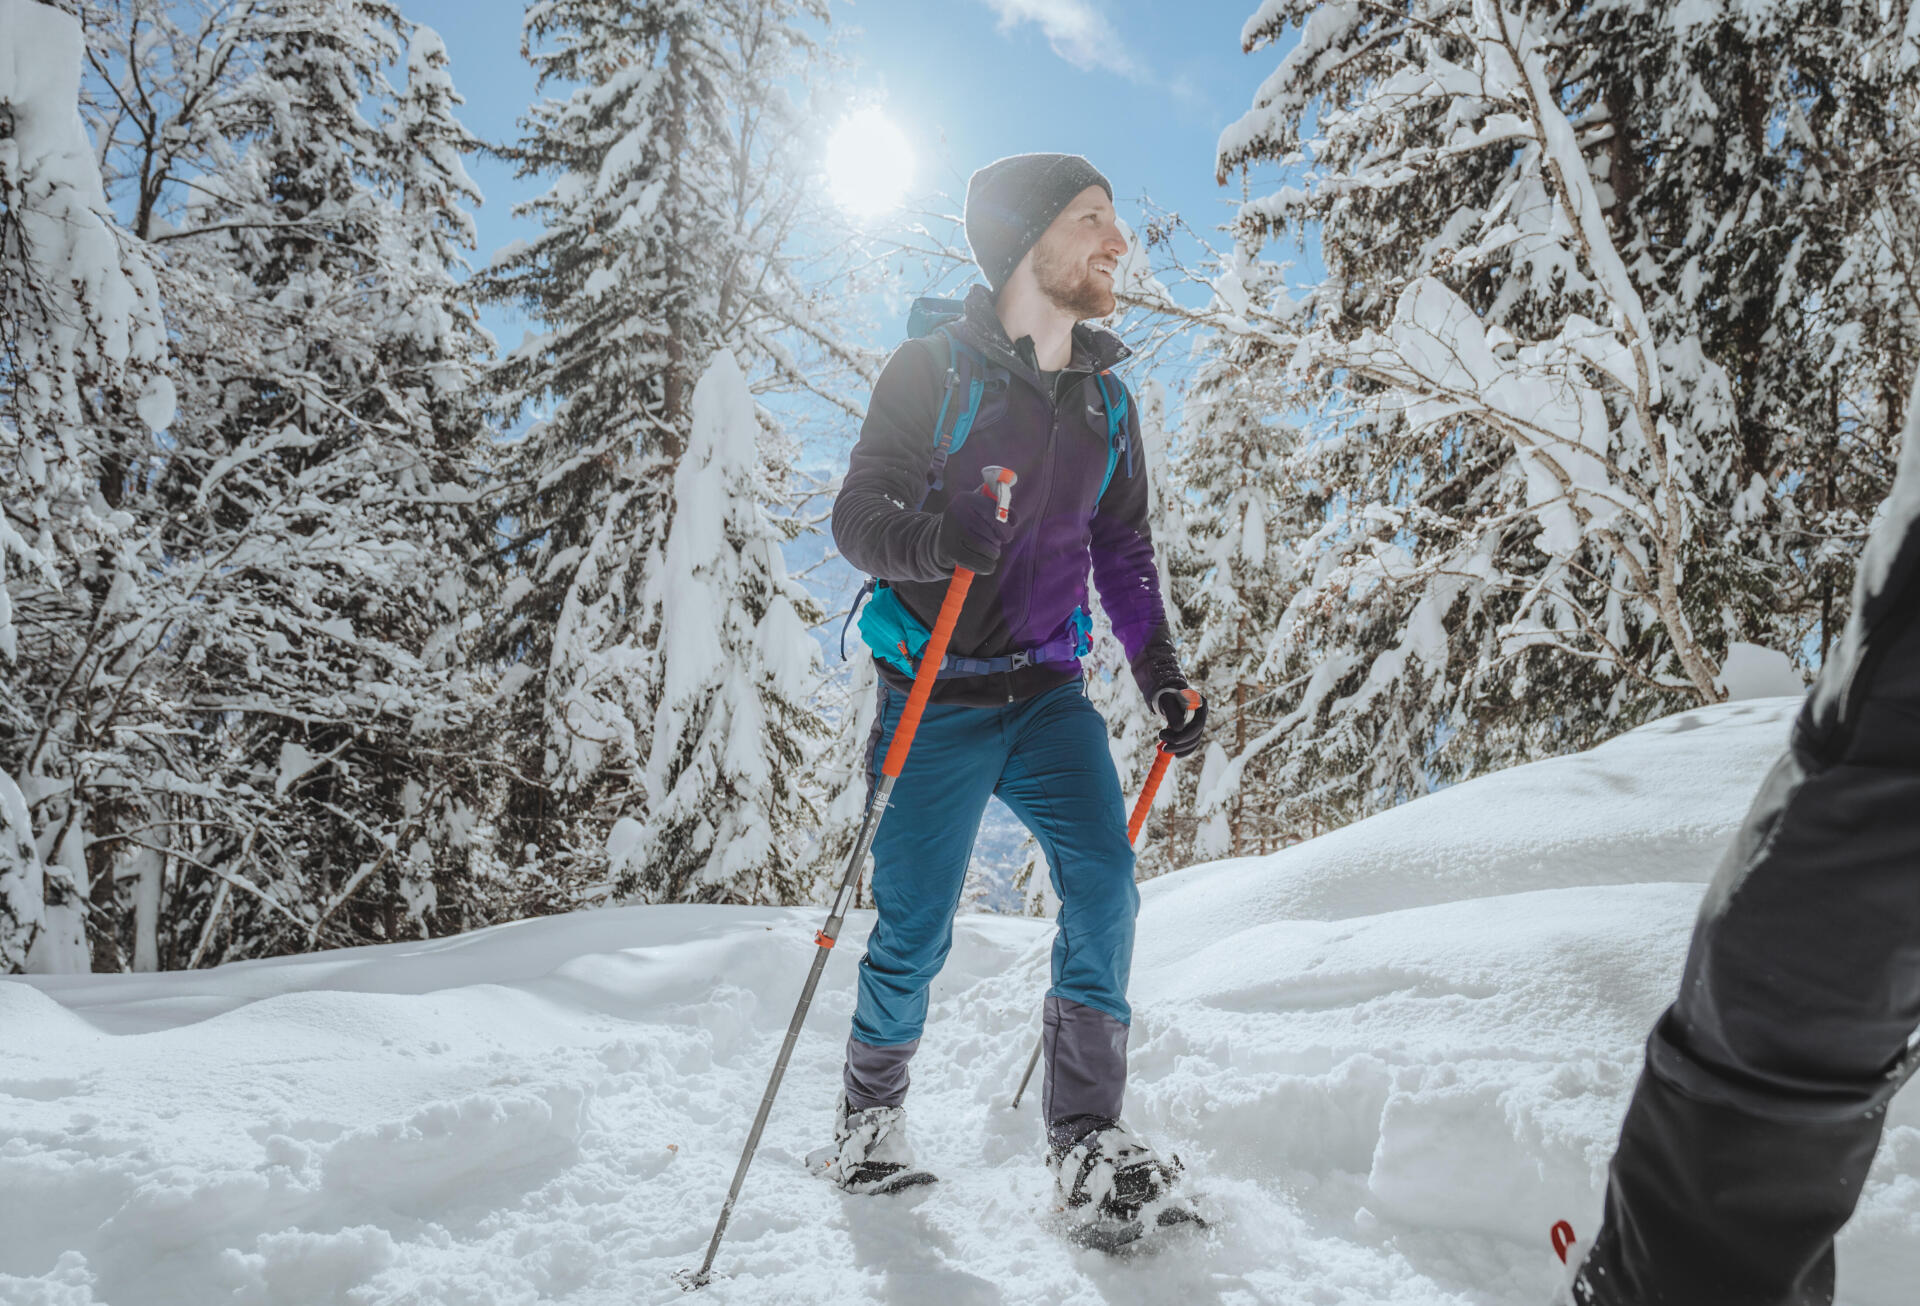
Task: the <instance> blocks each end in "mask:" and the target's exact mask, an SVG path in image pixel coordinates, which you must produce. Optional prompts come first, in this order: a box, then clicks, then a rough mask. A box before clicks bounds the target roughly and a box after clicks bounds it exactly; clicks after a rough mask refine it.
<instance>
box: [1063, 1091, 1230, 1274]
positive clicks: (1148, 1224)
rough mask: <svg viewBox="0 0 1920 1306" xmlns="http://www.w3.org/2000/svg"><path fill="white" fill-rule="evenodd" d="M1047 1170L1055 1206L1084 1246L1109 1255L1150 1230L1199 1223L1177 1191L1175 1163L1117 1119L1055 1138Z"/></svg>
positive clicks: (1087, 1124)
mask: <svg viewBox="0 0 1920 1306" xmlns="http://www.w3.org/2000/svg"><path fill="white" fill-rule="evenodd" d="M1075 1135H1077V1137H1076V1136H1075ZM1047 1169H1048V1170H1049V1171H1051V1172H1052V1174H1053V1197H1054V1203H1055V1205H1056V1206H1058V1207H1060V1208H1062V1209H1064V1210H1066V1211H1067V1212H1069V1213H1070V1214H1072V1215H1073V1216H1074V1217H1075V1222H1076V1224H1077V1225H1078V1227H1079V1236H1078V1240H1079V1241H1082V1242H1085V1243H1086V1244H1087V1245H1089V1246H1097V1247H1103V1248H1105V1249H1107V1250H1112V1249H1114V1248H1116V1247H1119V1246H1123V1245H1125V1244H1126V1243H1129V1242H1132V1241H1133V1240H1134V1239H1136V1238H1138V1237H1140V1236H1141V1235H1142V1234H1144V1233H1146V1232H1147V1230H1149V1229H1151V1228H1165V1227H1166V1226H1168V1225H1173V1224H1182V1223H1186V1222H1188V1221H1198V1220H1199V1216H1198V1215H1197V1214H1196V1213H1195V1212H1194V1210H1193V1207H1192V1204H1191V1203H1190V1202H1189V1201H1188V1200H1187V1198H1186V1196H1185V1194H1184V1193H1182V1192H1181V1191H1180V1190H1179V1185H1180V1177H1181V1175H1182V1173H1183V1168H1182V1166H1181V1164H1180V1158H1179V1157H1178V1156H1172V1157H1169V1158H1168V1159H1165V1160H1163V1159H1162V1158H1161V1157H1160V1156H1159V1155H1158V1154H1157V1153H1156V1152H1155V1151H1154V1150H1153V1149H1152V1148H1151V1147H1149V1146H1147V1144H1146V1143H1144V1142H1143V1141H1141V1139H1140V1137H1139V1136H1138V1135H1137V1134H1135V1133H1134V1132H1133V1131H1132V1130H1131V1129H1128V1128H1127V1127H1126V1126H1125V1125H1123V1124H1121V1123H1120V1122H1119V1121H1117V1120H1104V1119H1096V1120H1093V1121H1089V1122H1083V1123H1082V1125H1081V1126H1080V1127H1079V1128H1072V1127H1069V1129H1068V1130H1066V1131H1063V1132H1057V1133H1055V1134H1054V1135H1053V1140H1052V1146H1051V1147H1050V1149H1049V1150H1048V1154H1047Z"/></svg>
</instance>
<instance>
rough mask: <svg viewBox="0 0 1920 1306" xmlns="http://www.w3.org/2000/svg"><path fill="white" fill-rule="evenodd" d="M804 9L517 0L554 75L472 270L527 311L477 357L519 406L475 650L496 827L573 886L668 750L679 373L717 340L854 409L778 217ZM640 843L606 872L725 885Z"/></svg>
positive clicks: (769, 380) (807, 58)
mask: <svg viewBox="0 0 1920 1306" xmlns="http://www.w3.org/2000/svg"><path fill="white" fill-rule="evenodd" d="M825 17H826V9H825V5H824V4H823V3H820V2H819V0H721V2H719V3H713V4H705V5H697V6H696V5H688V4H684V3H678V2H670V0H618V2H617V3H598V2H597V0H596V2H594V3H588V2H587V0H548V2H543V3H540V4H537V5H533V6H532V7H530V8H529V10H528V14H527V25H526V37H525V48H526V51H527V53H528V57H529V58H531V59H532V60H533V61H534V62H535V64H536V65H537V66H538V67H539V69H540V74H541V79H542V85H546V86H555V85H558V86H566V87H569V88H571V90H570V94H569V95H568V97H567V98H566V99H564V100H558V99H556V100H547V101H545V102H543V103H541V104H538V105H535V106H534V107H533V108H532V110H531V111H530V112H529V114H528V116H527V118H526V119H525V120H524V127H525V134H524V136H523V137H522V139H521V140H520V141H519V143H518V144H517V145H516V146H514V147H513V149H512V154H513V156H514V158H515V159H516V160H517V162H518V164H519V167H520V169H521V171H522V173H523V175H540V176H546V177H550V178H551V179H552V180H551V185H550V187H549V189H548V190H547V191H546V192H545V193H544V194H543V195H542V196H540V197H539V198H538V199H535V200H533V201H531V202H529V203H528V204H526V205H525V206H523V208H524V211H526V212H528V213H531V214H532V215H534V216H536V217H537V218H539V219H540V220H541V222H542V223H543V225H544V230H543V231H542V232H541V234H540V235H539V236H538V237H536V238H535V239H534V240H532V241H531V242H529V243H526V244H523V245H518V246H515V247H513V248H510V249H507V250H504V251H502V252H501V253H500V254H499V255H498V256H496V258H495V260H494V263H493V265H492V267H491V268H490V269H489V271H488V272H487V274H486V276H485V277H484V293H486V294H488V295H490V296H492V297H493V298H495V299H499V300H506V301H511V302H514V303H517V304H518V305H520V306H521V307H522V308H524V309H525V310H526V311H528V312H529V313H530V314H531V315H532V316H534V317H536V318H538V319H539V322H540V328H541V330H540V334H538V335H531V336H529V338H528V339H527V340H526V341H525V342H524V343H523V344H522V345H521V346H520V347H519V348H517V349H515V350H513V351H511V352H510V353H509V354H508V355H507V357H506V358H505V359H504V361H503V364H502V366H501V367H500V369H499V370H498V373H497V377H496V381H497V386H498V389H499V392H500V395H501V400H502V408H503V410H505V411H506V412H507V413H508V414H509V415H510V416H515V417H517V416H518V415H520V414H522V413H524V412H531V413H533V415H534V420H533V421H532V424H531V425H530V426H529V427H528V429H527V431H526V433H525V434H524V436H522V437H521V438H520V439H519V440H518V441H517V442H516V443H515V444H514V445H513V446H512V448H511V449H510V450H509V452H508V454H507V457H506V460H505V466H504V469H503V478H502V479H503V488H502V491H501V494H500V498H499V510H500V513H501V515H502V517H503V518H504V519H505V520H506V521H508V522H509V523H510V530H511V534H510V538H509V539H508V541H507V547H506V549H505V552H504V561H505V564H506V567H507V572H506V576H505V579H504V581H503V583H502V586H501V588H500V590H499V592H498V595H497V600H496V601H497V604H498V607H499V610H500V619H499V620H498V622H497V624H496V626H495V628H494V630H493V631H492V632H491V639H490V641H489V644H488V650H489V652H490V654H491V656H492V657H494V658H495V659H496V660H497V661H498V662H499V664H500V665H501V666H502V667H503V668H504V672H503V680H502V702H503V710H504V711H505V713H506V716H507V721H508V729H507V734H508V735H509V736H510V737H511V738H513V739H514V740H516V741H518V744H519V748H520V755H519V757H518V759H517V767H516V772H517V774H518V776H519V777H520V779H518V780H517V781H515V782H514V784H513V785H512V787H511V794H510V797H509V800H508V802H507V804H506V808H505V813H504V820H505V823H506V824H505V826H504V829H505V831H506V835H507V838H508V839H509V840H510V841H511V842H512V843H513V844H515V845H516V846H521V845H524V846H529V847H532V848H534V849H536V850H537V859H538V861H539V863H540V864H541V865H542V866H544V867H546V868H547V870H548V873H549V874H552V875H554V876H556V877H558V878H559V879H561V880H564V881H565V882H567V883H571V884H575V885H579V886H582V887H583V889H584V887H585V886H588V885H591V884H593V883H596V882H599V881H600V880H602V879H603V878H604V876H605V875H606V871H607V851H606V848H607V844H606V840H607V835H608V830H609V827H610V825H611V823H612V821H613V820H614V818H615V817H616V816H619V815H620V814H622V813H625V812H627V811H629V809H630V808H632V807H634V806H635V805H636V804H637V805H638V806H639V807H640V808H641V809H642V810H651V806H652V804H653V803H655V802H657V801H660V800H661V799H663V798H664V795H661V794H636V792H635V791H633V789H632V785H633V783H634V777H635V776H636V775H637V774H647V773H649V772H648V771H647V767H648V766H649V759H654V758H656V757H659V758H664V757H666V756H668V755H669V754H671V752H672V749H668V752H667V753H664V754H663V753H659V752H657V750H656V747H655V738H654V737H655V734H656V732H657V731H658V730H659V729H660V726H661V721H660V719H659V718H657V717H656V715H655V712H656V707H657V705H658V704H659V703H660V702H661V701H662V699H663V697H664V696H667V695H668V687H667V684H666V678H667V677H672V676H678V677H685V676H688V675H691V674H693V672H692V670H691V669H690V668H687V667H684V666H682V667H680V668H679V669H677V670H675V669H674V668H673V667H672V665H671V663H670V660H669V659H667V658H666V657H664V656H663V655H662V650H663V649H664V648H665V647H666V646H667V645H668V644H670V643H671V641H672V640H674V639H676V638H678V637H679V636H680V634H681V632H678V631H676V630H674V629H671V628H663V626H662V621H663V618H664V619H667V620H668V621H669V622H670V621H672V620H677V618H676V617H674V614H672V613H662V612H661V611H660V609H659V608H658V606H657V600H656V598H655V597H650V596H654V595H657V592H658V591H657V586H658V583H659V577H660V576H661V574H662V569H663V568H665V567H667V565H668V560H667V553H668V541H667V531H668V524H669V522H674V521H677V520H679V517H678V516H677V509H676V503H677V489H676V485H677V481H676V470H677V468H678V467H679V465H680V462H681V460H682V459H683V458H684V457H686V456H687V450H688V448H689V441H690V438H691V425H692V413H691V410H690V404H689V400H690V397H691V391H692V388H693V384H694V381H695V379H696V378H697V377H699V376H700V375H701V374H702V372H703V371H704V370H705V368H706V366H707V364H708V361H709V360H711V359H713V358H714V357H716V355H717V353H718V351H720V350H723V349H726V350H731V351H732V352H733V355H734V357H735V359H736V361H737V366H738V368H739V370H740V372H741V373H742V374H743V375H744V376H745V377H746V378H747V381H748V384H749V386H750V388H751V390H752V392H753V393H754V394H756V395H762V394H766V393H768V392H773V391H790V392H795V391H808V392H812V393H816V394H825V395H827V396H828V397H830V398H834V399H835V401H836V402H837V403H839V404H840V405H841V406H842V407H843V408H845V409H846V410H847V411H849V412H853V413H857V411H858V407H857V405H854V404H852V403H850V402H849V401H847V400H846V399H845V398H844V396H841V395H840V394H839V391H838V390H837V389H836V388H835V377H836V376H842V375H844V374H845V373H846V369H847V367H848V366H849V365H850V363H851V362H852V359H853V356H852V355H851V353H850V352H849V351H847V350H845V349H844V348H843V347H842V346H841V345H840V344H839V343H838V341H837V339H836V336H835V334H834V332H833V331H832V330H831V329H829V328H828V327H826V326H825V325H823V324H825V323H827V322H830V321H831V320H832V316H833V315H832V314H831V313H828V312H826V311H824V310H823V309H822V307H821V305H820V303H819V302H818V293H819V292H817V291H813V290H809V289H808V288H807V286H806V283H805V281H804V279H803V278H802V276H801V275H800V271H799V268H800V263H801V259H802V257H803V254H804V253H805V252H806V251H805V250H804V248H803V247H802V244H801V242H800V239H799V227H798V224H799V223H801V222H802V221H803V220H804V219H805V218H806V216H807V215H808V214H810V213H812V212H815V211H816V208H815V206H816V203H817V201H815V200H814V199H813V198H812V193H813V192H814V191H817V189H818V188H817V187H809V185H808V182H809V181H810V180H811V178H810V177H809V175H808V168H809V166H810V165H809V164H808V162H807V160H808V153H807V146H808V143H809V141H811V140H812V139H813V129H812V127H811V126H810V125H809V123H808V121H807V118H806V116H805V114H804V111H803V104H802V102H801V101H800V100H799V99H798V98H796V97H797V95H798V94H799V93H802V92H804V91H806V90H807V89H808V88H809V86H810V85H811V83H812V81H813V79H814V78H816V77H817V76H818V73H819V68H820V62H821V58H822V55H821V52H820V51H819V50H818V48H817V47H816V45H815V38H814V37H813V36H812V35H811V34H810V33H811V30H812V29H813V28H815V27H817V26H818V25H819V24H820V23H822V22H823V21H824V20H825ZM783 448H784V441H783V440H782V439H781V438H780V437H779V436H778V435H777V434H776V433H771V432H770V433H767V435H766V436H765V437H764V438H763V440H762V457H763V460H766V461H768V462H770V463H772V464H774V465H775V466H776V468H777V470H778V473H779V474H780V476H781V477H782V478H784V476H785V467H784V466H782V465H781V464H782V463H783V457H782V451H783ZM783 491H784V487H783ZM730 601H738V602H743V603H752V602H755V601H756V600H755V599H754V597H753V596H752V595H751V594H750V593H743V594H742V595H740V596H738V598H737V599H736V600H730ZM782 710H784V709H781V708H779V707H778V706H777V704H776V703H775V702H774V701H773V700H769V701H768V703H766V704H763V705H762V708H761V711H762V713H763V715H766V716H768V717H772V716H775V715H777V714H778V713H779V712H780V711H782ZM813 733H816V731H815V730H813V729H812V728H809V729H804V730H799V731H797V733H796V735H795V737H796V738H800V737H805V736H807V735H810V734H813ZM676 774H677V772H676ZM694 842H695V843H696V844H697V843H698V842H699V841H698V840H695V841H694ZM646 846H647V848H648V849H650V850H653V851H650V852H649V853H648V856H653V855H654V853H655V852H656V851H657V852H658V854H659V855H660V856H661V857H663V858H665V860H663V861H662V862H660V863H659V864H658V865H653V866H645V865H640V864H638V863H634V862H633V861H632V859H631V858H630V857H628V858H625V859H617V860H621V861H622V864H623V865H625V866H626V867H627V871H626V872H625V879H624V880H623V883H625V884H626V885H627V886H628V887H630V888H636V887H639V886H645V891H646V892H649V893H680V892H688V893H698V894H700V895H705V896H712V895H714V894H725V893H730V892H734V890H730V889H724V888H721V887H718V886H717V885H716V884H714V883H710V882H704V881H696V880H695V879H694V878H692V877H691V876H690V872H689V869H688V868H689V865H690V863H689V862H688V861H687V858H688V857H689V856H691V855H692V854H690V853H688V852H687V851H686V848H687V847H691V846H692V845H684V846H683V842H682V840H681V836H680V835H678V834H675V835H672V836H670V837H669V836H668V835H667V834H666V833H665V827H661V830H660V832H659V834H658V837H657V838H656V839H655V840H654V841H652V842H649V843H648V844H647V845H646ZM754 874H755V875H758V874H760V872H759V871H755V872H754ZM751 882H752V879H751V877H748V878H747V879H743V880H742V881H741V883H742V884H749V883H751ZM764 883H766V884H767V885H768V886H770V890H769V891H771V892H777V893H780V894H786V893H790V892H792V891H793V888H794V886H793V884H792V883H791V882H783V881H780V880H778V879H769V880H765V881H764Z"/></svg>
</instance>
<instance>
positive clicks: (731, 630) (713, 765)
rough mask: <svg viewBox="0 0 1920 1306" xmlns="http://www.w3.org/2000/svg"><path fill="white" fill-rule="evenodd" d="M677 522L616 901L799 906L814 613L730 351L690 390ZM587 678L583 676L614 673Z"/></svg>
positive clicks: (620, 836)
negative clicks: (771, 505)
mask: <svg viewBox="0 0 1920 1306" xmlns="http://www.w3.org/2000/svg"><path fill="white" fill-rule="evenodd" d="M692 408H693V412H692V419H693V420H692V433H691V439H690V442H689V444H688V447H687V451H686V453H685V454H684V455H682V456H681V459H680V465H679V467H678V468H677V469H676V471H675V473H674V486H673V489H674V495H673V504H674V506H673V522H672V525H671V526H670V527H669V528H668V531H667V540H666V549H665V556H664V557H663V558H662V560H661V565H660V567H659V569H658V570H657V571H655V572H654V574H653V575H652V576H651V577H650V579H649V586H648V592H647V595H646V601H647V602H648V604H649V606H650V607H653V608H654V609H655V610H656V611H657V613H658V617H657V622H658V630H659V638H658V640H657V642H656V643H655V644H654V646H653V647H652V648H651V650H649V653H650V660H651V662H652V664H653V666H652V670H653V675H652V676H651V677H650V682H651V683H653V684H657V685H658V686H659V692H658V699H657V701H656V702H655V703H654V704H653V708H654V711H653V719H652V722H651V726H652V729H651V730H650V731H649V732H648V736H647V738H646V740H645V748H646V751H645V755H644V760H643V761H642V763H641V765H640V768H639V775H638V776H637V778H636V779H637V783H636V784H635V786H634V792H635V796H636V798H637V799H638V802H637V804H636V806H637V808H638V810H637V811H634V812H632V813H630V814H628V815H626V816H623V817H622V819H621V820H620V821H619V822H618V823H617V824H616V825H615V826H614V829H613V834H612V837H611V839H610V847H609V858H610V861H611V863H612V867H611V869H612V873H613V876H614V890H615V892H616V893H617V894H619V895H620V896H621V897H624V898H640V899H644V900H647V901H704V902H793V901H798V900H800V899H802V898H803V897H804V896H805V895H806V891H807V889H808V888H809V886H808V885H807V884H805V883H803V882H801V880H800V879H799V877H798V875H797V874H796V871H797V870H798V868H799V866H800V864H801V861H802V851H803V849H804V847H805V845H806V842H807V841H808V839H809V838H810V836H811V834H812V826H813V824H814V822H815V820H816V816H817V814H816V812H815V810H814V807H813V804H812V803H811V802H810V801H809V799H808V797H807V793H806V789H807V783H806V782H807V775H806V768H807V761H808V758H809V755H810V753H811V752H812V751H813V749H814V747H815V740H816V739H817V738H818V737H819V736H820V735H821V734H823V733H824V729H823V727H822V725H821V723H820V719H819V717H818V715H817V714H816V713H815V711H814V709H813V707H812V705H811V704H810V703H809V702H808V701H807V697H808V695H810V694H811V692H812V691H813V689H814V687H815V684H816V681H817V670H816V664H817V662H818V660H819V653H818V650H817V649H816V647H815V645H814V643H813V639H812V637H811V636H810V635H809V634H808V631H807V624H808V622H809V621H811V620H813V619H815V618H816V617H817V616H818V610H817V607H816V605H815V604H814V602H813V600H812V599H811V598H810V597H809V596H808V595H807V593H806V591H805V590H803V589H802V588H801V587H800V586H798V585H796V584H794V583H793V582H792V581H790V580H789V579H788V578H787V574H786V565H785V563H784V562H783V561H782V559H781V556H780V543H781V540H780V534H779V532H778V531H776V530H775V529H774V528H773V526H772V525H771V523H770V522H769V521H768V520H767V516H766V508H765V504H766V501H767V500H768V499H769V498H770V497H771V496H770V495H769V493H768V490H767V487H766V486H765V482H764V477H763V474H762V470H761V459H760V452H759V443H760V440H759V437H760V421H759V419H758V417H757V416H756V414H755V404H754V401H753V395H752V393H751V392H750V391H749V390H748V388H747V379H746V377H745V375H744V374H743V373H742V372H741V371H740V365H739V364H738V363H737V362H736V361H735V360H734V357H733V354H732V353H731V352H729V351H727V350H724V349H723V350H721V351H720V353H718V354H717V355H715V356H714V360H713V363H712V364H711V365H710V366H709V367H708V369H707V372H706V374H705V375H704V376H702V377H701V378H700V381H699V383H698V384H697V385H696V386H695V387H694V392H693V404H692ZM599 670H600V669H599V668H587V671H588V677H587V678H588V679H590V680H595V679H602V678H604V679H607V680H612V679H615V678H617V675H618V668H617V665H616V666H612V667H608V668H606V669H605V672H604V673H603V675H601V676H596V675H594V674H593V673H594V672H596V671H599Z"/></svg>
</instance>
